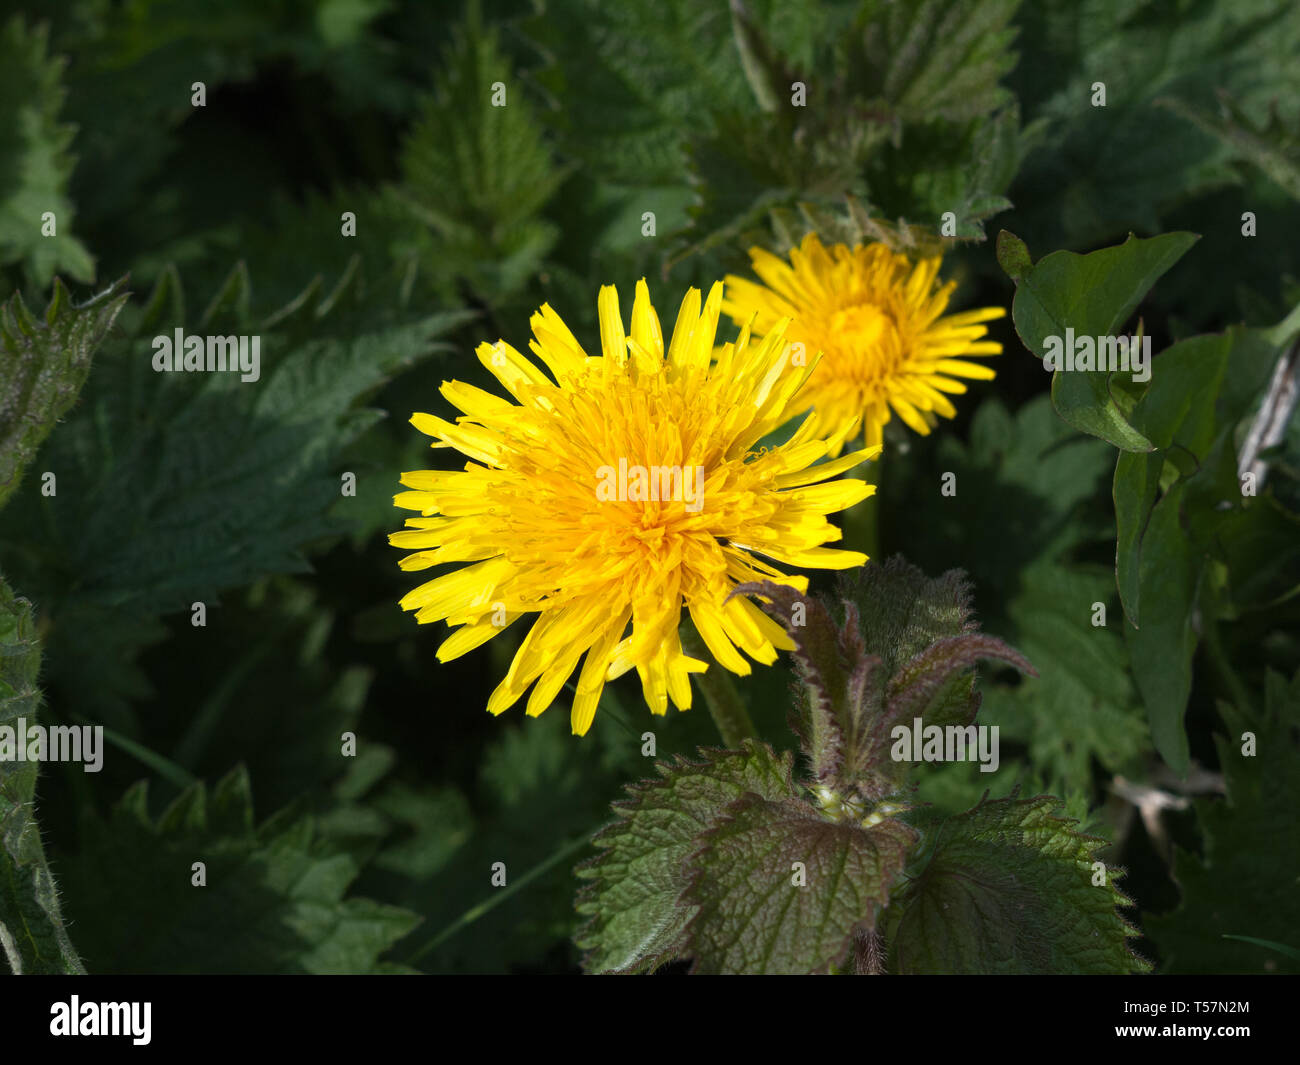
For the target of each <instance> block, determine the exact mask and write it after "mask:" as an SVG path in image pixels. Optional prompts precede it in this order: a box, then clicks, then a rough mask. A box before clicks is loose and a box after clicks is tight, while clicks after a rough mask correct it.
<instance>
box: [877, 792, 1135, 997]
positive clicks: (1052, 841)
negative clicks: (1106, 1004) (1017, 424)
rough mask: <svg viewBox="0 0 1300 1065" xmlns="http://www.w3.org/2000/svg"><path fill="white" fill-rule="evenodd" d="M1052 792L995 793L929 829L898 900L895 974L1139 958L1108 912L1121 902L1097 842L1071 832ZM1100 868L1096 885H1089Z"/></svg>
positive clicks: (1114, 967)
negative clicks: (1017, 795) (1007, 795)
mask: <svg viewBox="0 0 1300 1065" xmlns="http://www.w3.org/2000/svg"><path fill="white" fill-rule="evenodd" d="M1061 806H1062V803H1061V801H1060V800H1059V799H1055V798H1052V797H1050V796H1039V797H1037V798H1033V799H999V800H995V801H992V802H985V803H982V804H981V805H979V806H977V807H975V808H974V809H973V810H970V811H969V812H967V813H964V814H961V815H959V816H957V817H953V818H949V819H948V820H946V821H943V822H941V823H940V824H938V825H937V826H935V827H933V828H932V829H930V830H929V831H931V832H932V834H933V835H932V838H930V839H928V840H927V841H926V842H924V843H923V850H924V851H925V858H924V864H923V865H922V867H921V868H920V869H919V870H918V871H917V872H916V873H915V874H914V875H913V876H912V877H911V879H910V880H909V883H908V886H907V888H906V889H905V891H904V892H903V893H902V894H901V895H900V896H899V899H898V902H899V904H900V905H901V906H902V908H903V913H902V918H901V920H900V921H899V923H898V927H897V931H896V932H895V934H894V937H893V940H892V951H893V956H894V958H895V960H896V964H897V969H898V971H899V972H900V973H907V974H911V973H948V974H952V973H963V974H994V973H1026V974H1056V973H1095V974H1102V973H1128V972H1134V971H1141V970H1142V969H1144V968H1146V965H1145V963H1144V962H1143V961H1142V960H1141V959H1140V958H1138V957H1137V956H1135V955H1134V954H1133V953H1132V951H1131V950H1130V949H1129V947H1128V945H1127V940H1128V939H1129V937H1131V936H1135V935H1136V934H1137V933H1136V932H1135V931H1134V930H1133V929H1132V928H1130V927H1129V926H1128V924H1127V923H1126V922H1125V921H1124V920H1123V919H1122V918H1121V917H1120V915H1119V914H1118V913H1117V912H1116V910H1117V907H1120V906H1124V905H1127V904H1128V900H1127V899H1126V898H1125V897H1124V896H1123V895H1122V894H1121V893H1120V891H1119V889H1118V888H1117V887H1116V886H1115V881H1116V879H1117V877H1118V873H1119V871H1118V870H1115V869H1109V868H1106V867H1105V866H1101V868H1100V870H1099V869H1098V868H1097V866H1099V865H1100V863H1099V862H1098V859H1097V857H1096V852H1097V850H1098V849H1099V848H1100V847H1102V846H1104V845H1105V841H1104V840H1101V839H1096V838H1094V837H1091V836H1085V835H1082V834H1080V833H1079V832H1076V831H1075V830H1074V828H1073V827H1072V825H1073V824H1074V822H1072V821H1068V820H1065V819H1062V818H1061V817H1059V816H1057V815H1058V814H1059V812H1060V810H1061ZM1099 875H1101V876H1102V878H1103V880H1104V883H1103V884H1102V885H1100V886H1095V880H1094V878H1095V877H1097V876H1099Z"/></svg>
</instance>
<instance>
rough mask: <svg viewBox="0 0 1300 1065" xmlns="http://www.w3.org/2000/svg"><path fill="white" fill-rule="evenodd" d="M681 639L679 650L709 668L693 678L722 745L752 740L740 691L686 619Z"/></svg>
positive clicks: (750, 727)
mask: <svg viewBox="0 0 1300 1065" xmlns="http://www.w3.org/2000/svg"><path fill="white" fill-rule="evenodd" d="M681 638H682V650H683V651H685V652H686V653H687V654H688V655H690V656H691V657H692V658H699V659H703V660H704V661H707V662H708V663H709V668H708V669H707V670H706V671H705V672H703V673H696V674H695V680H696V682H697V683H698V684H699V686H700V691H702V692H703V693H704V702H705V703H706V704H707V705H708V707H709V713H710V714H711V715H712V716H713V723H714V724H715V725H717V726H718V735H719V736H721V737H722V743H723V746H725V747H729V748H732V749H736V748H739V747H740V745H741V741H743V740H747V739H753V738H754V737H755V735H756V733H755V732H754V722H753V721H751V720H750V718H749V711H748V710H747V709H746V708H745V704H744V702H743V701H742V700H741V698H740V693H739V692H738V691H736V686H735V685H734V684H732V683H731V678H730V677H729V676H727V673H726V670H724V669H723V668H722V667H721V666H720V665H718V664H717V663H716V662H713V661H711V658H712V656H711V655H710V654H709V653H708V648H707V647H705V645H704V641H703V640H702V639H701V638H700V634H699V633H698V632H696V631H695V626H694V625H692V624H690V623H689V622H688V623H687V624H685V625H683V626H682V632H681Z"/></svg>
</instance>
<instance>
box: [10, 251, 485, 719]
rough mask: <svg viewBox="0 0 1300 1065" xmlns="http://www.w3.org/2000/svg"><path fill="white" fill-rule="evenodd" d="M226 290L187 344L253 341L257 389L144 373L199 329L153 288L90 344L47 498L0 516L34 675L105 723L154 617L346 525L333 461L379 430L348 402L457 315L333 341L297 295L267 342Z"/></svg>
mask: <svg viewBox="0 0 1300 1065" xmlns="http://www.w3.org/2000/svg"><path fill="white" fill-rule="evenodd" d="M239 276H240V275H239V272H238V271H236V272H235V273H234V274H233V275H232V277H233V278H235V281H234V282H233V283H232V286H231V287H228V288H227V289H226V290H225V291H226V294H227V297H229V298H228V299H225V300H213V301H209V304H210V305H211V306H214V307H216V308H223V307H224V308H225V309H221V310H218V311H214V314H215V317H213V318H212V319H210V321H209V324H208V326H207V327H205V329H204V331H205V332H209V331H212V332H221V333H230V334H236V333H243V334H247V333H254V335H257V336H259V338H260V352H261V365H260V377H259V379H258V380H257V381H255V382H243V381H241V380H240V379H239V377H240V375H238V374H231V373H229V372H227V373H218V372H213V373H175V372H172V373H166V372H155V371H154V370H153V368H152V359H153V352H154V349H153V347H152V340H153V337H154V335H155V334H157V335H161V336H167V337H171V336H172V335H173V332H174V330H175V329H177V328H183V329H184V330H185V332H186V333H187V334H194V333H197V332H198V330H197V329H196V328H195V326H194V325H193V324H192V323H190V322H184V323H183V322H177V321H175V320H172V319H169V318H167V317H166V315H167V314H168V312H169V308H171V307H174V306H176V305H177V302H178V301H177V300H176V299H174V298H172V297H171V296H169V295H167V294H166V293H165V292H164V291H161V290H163V289H168V288H170V287H171V285H172V282H171V281H170V280H169V279H168V278H167V277H166V275H164V279H163V280H162V281H160V283H159V289H160V291H159V292H156V293H155V295H154V297H152V298H151V299H150V301H149V302H148V304H147V305H146V313H147V315H148V317H146V316H144V315H141V314H138V313H136V312H135V309H134V308H131V313H129V315H128V314H124V317H123V321H124V323H125V324H126V332H127V334H128V335H127V336H126V337H124V338H122V339H116V338H114V339H111V340H110V341H108V342H106V343H105V344H104V346H103V349H102V350H101V352H100V354H99V356H98V359H97V361H98V365H99V372H97V373H96V374H94V375H92V377H91V379H90V381H89V382H88V384H87V387H86V389H85V390H84V392H83V396H82V402H81V405H80V407H79V409H78V410H77V411H76V413H75V415H74V416H73V417H72V418H70V419H69V420H68V422H67V423H66V424H65V425H64V426H63V427H62V429H61V431H60V432H59V433H56V434H55V435H54V437H53V438H52V440H51V442H50V444H49V445H48V447H47V451H46V454H47V455H48V459H47V461H48V463H49V468H50V469H53V470H57V471H58V478H59V480H58V488H59V493H58V496H57V497H56V498H55V499H49V500H47V499H44V498H41V497H39V496H37V495H36V493H35V491H34V489H30V488H23V489H22V490H20V495H23V496H24V497H25V498H27V499H29V500H30V502H29V504H28V505H26V506H22V507H11V508H8V510H7V511H5V512H4V514H3V516H2V519H0V546H2V547H3V553H2V554H0V559H3V561H4V563H5V564H6V565H7V567H8V568H9V569H10V570H11V572H12V573H13V575H14V579H15V580H20V581H21V582H22V585H23V587H24V588H25V589H29V590H30V592H31V594H32V595H33V597H35V598H36V599H37V600H38V601H39V602H40V603H41V604H42V608H43V609H44V610H46V611H48V613H49V615H50V617H51V618H52V619H53V620H54V622H55V624H54V626H53V628H52V631H51V637H50V640H49V642H48V644H47V655H48V657H49V659H50V662H51V666H52V668H51V674H52V676H53V677H54V678H56V682H57V683H58V684H59V685H60V686H61V694H62V695H64V696H66V697H68V698H69V699H70V701H71V702H72V703H73V704H74V705H77V706H78V707H79V708H80V709H81V712H83V713H86V714H88V715H90V716H92V717H100V719H102V715H103V714H105V713H113V714H118V715H119V723H120V715H121V713H122V712H123V709H122V708H123V705H124V701H125V700H126V699H128V698H133V697H135V696H136V695H138V693H139V692H140V691H141V683H142V682H141V681H140V679H139V678H138V677H136V676H134V675H128V671H129V668H130V663H131V661H132V659H133V658H134V656H135V654H137V653H138V651H139V649H140V647H141V645H142V641H147V640H148V639H149V638H150V636H151V635H153V634H154V633H156V631H157V629H156V621H157V617H158V615H159V614H162V613H166V612H170V611H174V610H188V609H190V606H191V604H192V603H194V602H204V603H207V604H208V606H209V608H211V607H212V604H213V602H214V601H215V600H216V598H217V596H219V595H220V593H222V592H223V591H226V590H228V589H230V588H234V587H238V586H240V585H243V584H247V583H249V582H251V581H253V580H254V579H256V578H259V577H263V576H266V575H268V574H275V573H293V572H301V571H303V570H304V569H306V568H307V562H306V559H305V557H304V551H305V549H306V548H307V547H308V546H309V545H313V544H314V543H317V542H319V541H320V540H322V538H325V537H329V536H334V535H339V534H341V533H344V532H346V531H348V530H349V528H350V527H351V524H350V520H349V519H351V521H358V520H359V519H360V517H361V516H362V515H361V514H360V511H359V508H358V510H351V509H349V507H348V501H347V500H346V499H343V500H342V502H340V500H341V498H342V497H341V496H340V479H339V477H340V473H341V472H342V471H343V470H346V469H350V468H352V467H351V466H350V465H349V466H342V461H343V456H344V454H345V449H346V448H347V447H348V445H350V444H351V443H352V442H353V441H354V440H356V439H357V437H358V436H359V435H360V434H361V433H362V432H364V431H365V430H366V429H368V428H370V427H371V426H372V425H374V424H375V422H376V421H377V420H378V419H380V418H382V416H383V415H382V414H381V413H380V412H378V411H375V410H367V409H365V408H364V407H363V406H361V405H360V401H362V400H364V399H365V398H367V397H368V396H370V395H372V394H373V393H374V391H375V390H376V389H377V388H379V387H380V386H381V385H382V384H383V383H384V382H385V381H386V380H387V379H388V377H389V376H390V375H393V374H395V373H397V372H399V371H401V370H405V369H407V368H409V367H411V366H413V365H415V364H416V363H417V362H419V361H420V360H422V359H424V358H427V357H428V356H429V355H431V354H433V353H434V352H436V351H438V350H439V349H440V348H442V347H443V346H444V345H442V344H440V343H439V342H437V340H436V338H437V337H439V336H440V335H441V334H443V333H445V332H447V331H449V330H451V329H454V328H456V327H457V326H459V325H461V324H463V323H464V322H466V321H467V320H468V319H469V318H470V317H471V315H470V314H469V313H467V312H460V311H453V312H447V313H442V314H430V315H428V316H426V317H423V318H420V319H415V320H412V319H411V318H410V317H409V316H407V317H405V318H404V320H402V321H401V322H400V323H399V324H395V325H391V326H386V325H381V324H377V323H374V322H369V323H363V324H361V325H358V326H357V328H355V329H349V330H346V331H344V335H334V333H333V331H332V330H331V329H330V328H329V323H330V318H329V317H328V314H327V312H328V309H329V304H330V300H331V299H334V298H335V297H333V296H326V297H325V299H324V300H323V301H318V300H309V299H307V296H308V293H304V298H303V300H302V301H300V302H299V303H298V305H297V306H296V307H295V308H293V309H292V310H281V311H279V312H276V317H277V319H278V325H277V326H276V327H275V329H274V330H266V331H263V332H261V333H257V332H256V330H258V328H259V327H258V325H257V324H256V322H255V321H254V322H241V321H240V312H239V310H238V307H239V306H240V305H241V303H242V302H243V299H242V297H240V296H239V294H238V280H237V279H238V277H239ZM322 323H324V324H322ZM250 343H251V341H250ZM340 466H342V469H340ZM362 476H363V477H365V476H371V477H376V476H382V477H384V478H386V479H387V478H391V477H392V476H393V475H392V473H391V471H390V472H386V473H382V474H379V473H366V472H365V471H363V472H362ZM389 484H390V485H391V484H392V481H391V480H390V481H389ZM390 491H391V489H390ZM27 493H30V495H27ZM101 650H102V651H103V653H101ZM102 670H108V671H110V673H111V674H112V675H111V676H110V675H106V674H105V673H104V672H102Z"/></svg>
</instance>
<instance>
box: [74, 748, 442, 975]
mask: <svg viewBox="0 0 1300 1065" xmlns="http://www.w3.org/2000/svg"><path fill="white" fill-rule="evenodd" d="M147 795H148V792H147V789H146V787H145V785H144V784H143V783H142V784H139V785H137V786H136V787H133V788H132V789H131V790H130V791H129V792H127V794H126V795H125V796H124V797H123V798H122V800H121V801H120V802H119V803H118V804H117V806H116V807H115V808H114V810H113V812H112V814H111V816H110V817H109V819H108V821H107V822H106V823H98V824H94V825H93V827H92V828H91V830H90V831H87V832H86V833H85V834H84V835H83V838H84V840H85V841H86V842H85V846H84V849H83V850H82V852H81V854H80V855H79V856H78V859H77V860H76V862H75V863H70V865H69V872H68V876H67V878H66V883H65V895H66V900H67V905H68V911H69V913H70V914H72V915H74V916H75V919H76V921H77V924H78V928H79V929H80V931H81V932H82V933H83V935H84V939H85V950H86V955H87V957H88V959H89V967H90V968H91V970H92V971H95V972H101V973H166V974H169V975H171V974H183V973H198V972H201V973H243V974H247V973H372V972H381V971H385V966H384V964H383V963H381V962H380V960H379V959H380V956H381V955H382V954H383V953H384V952H385V951H387V950H388V948H390V947H391V946H392V945H393V944H394V943H396V942H397V941H398V940H399V939H401V938H402V937H403V936H405V935H406V934H407V933H408V932H410V931H411V929H413V928H414V927H415V926H416V925H417V924H418V923H419V918H417V917H416V916H415V915H414V914H412V913H410V912H408V911H406V910H401V909H398V908H396V907H394V906H384V905H381V904H379V903H376V902H371V901H370V900H368V899H359V898H349V897H347V892H348V888H349V886H350V885H351V883H352V881H353V880H355V879H356V877H357V874H358V873H359V872H360V866H359V864H358V862H357V861H356V859H355V858H354V857H352V856H351V855H349V854H347V853H343V852H339V851H338V850H337V849H336V848H334V847H332V846H331V845H329V844H328V843H326V842H325V841H323V840H322V838H321V836H320V834H319V832H318V831H317V829H316V827H315V826H314V824H313V822H312V821H311V819H310V818H307V817H304V816H301V815H299V814H297V813H295V812H294V811H293V810H291V809H286V810H283V811H281V812H280V813H279V814H277V815H276V816H274V817H272V818H271V819H269V820H268V821H266V822H265V823H264V824H263V825H262V826H261V827H255V825H254V820H253V807H252V794H251V787H250V783H249V779H248V775H247V773H246V772H244V771H243V770H242V769H236V770H233V771H232V772H231V773H230V774H228V775H227V776H226V777H225V778H223V779H222V780H221V782H220V783H219V784H217V786H216V787H215V788H214V789H213V790H212V793H211V795H209V794H208V791H207V789H206V788H205V787H204V786H203V785H202V784H196V785H194V786H193V787H192V788H190V789H189V790H187V791H186V792H185V793H184V794H182V795H181V796H180V797H179V798H178V799H177V800H176V801H175V802H174V803H172V804H171V806H169V807H168V808H167V809H166V810H165V811H164V812H163V814H162V815H161V816H160V817H159V818H158V819H157V820H154V819H153V818H152V817H151V816H150V815H149V811H148V805H147V803H148V799H147ZM195 862H202V863H204V866H205V867H206V886H195V885H193V884H192V878H193V877H194V876H195V873H194V871H193V869H192V865H193V863H195Z"/></svg>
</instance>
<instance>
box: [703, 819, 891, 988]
mask: <svg viewBox="0 0 1300 1065" xmlns="http://www.w3.org/2000/svg"><path fill="white" fill-rule="evenodd" d="M914 839H915V832H914V830H913V829H912V828H911V827H910V826H908V825H906V824H904V823H903V822H902V821H899V820H897V819H896V818H893V817H886V818H884V819H882V820H880V821H879V822H878V823H876V824H874V825H871V826H870V827H861V826H859V825H856V824H851V823H845V822H834V821H829V820H827V819H826V818H825V817H823V816H821V815H820V814H819V813H817V812H816V811H815V810H814V809H813V808H812V807H810V806H809V805H808V804H807V803H804V802H797V801H792V800H789V799H784V800H771V799H766V798H763V797H762V796H759V795H754V794H750V795H745V796H742V797H741V798H740V799H738V800H736V801H735V802H734V803H732V804H731V805H730V806H729V807H728V808H727V810H726V816H725V817H724V818H723V819H722V820H721V822H720V823H719V824H718V825H717V826H716V827H714V828H711V829H709V831H708V832H706V833H705V834H704V835H703V837H702V840H701V844H702V845H701V847H700V850H699V851H698V852H697V853H696V854H694V855H693V856H692V857H691V859H690V862H689V865H690V868H691V872H692V875H693V878H692V880H691V883H690V887H689V889H688V891H687V894H686V898H687V899H688V900H689V901H690V902H692V903H693V904H695V905H697V906H698V907H699V913H698V914H697V915H696V916H695V918H694V920H693V921H692V923H691V926H690V928H689V930H688V935H689V937H690V939H689V944H688V946H687V948H686V949H687V952H688V953H689V954H691V955H692V956H693V957H694V958H695V967H694V971H695V972H700V973H749V974H761V973H793V974H800V973H825V972H829V971H830V970H831V969H833V968H836V967H838V966H840V965H842V964H843V963H844V961H845V958H846V957H847V956H848V952H849V949H850V947H851V945H852V942H853V938H854V936H855V935H856V934H859V933H866V932H870V931H872V930H873V929H874V927H875V924H876V915H877V913H878V912H879V910H880V909H881V908H882V907H884V906H885V905H887V904H888V902H889V897H890V890H891V888H892V885H893V883H894V881H895V880H896V879H897V878H898V876H899V875H900V874H901V873H902V871H903V866H904V864H905V863H906V858H907V852H908V848H909V847H910V846H911V844H912V842H913V841H914Z"/></svg>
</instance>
